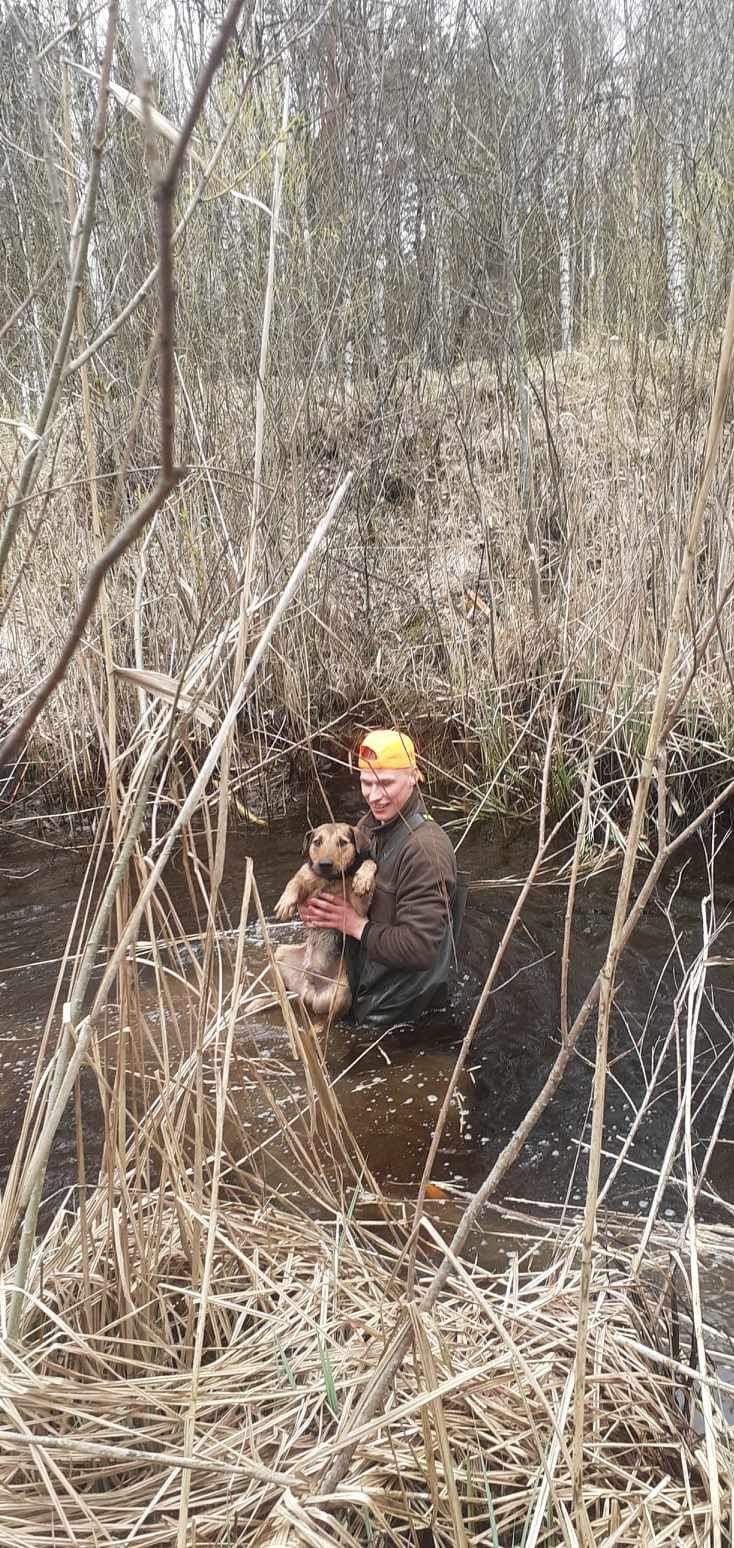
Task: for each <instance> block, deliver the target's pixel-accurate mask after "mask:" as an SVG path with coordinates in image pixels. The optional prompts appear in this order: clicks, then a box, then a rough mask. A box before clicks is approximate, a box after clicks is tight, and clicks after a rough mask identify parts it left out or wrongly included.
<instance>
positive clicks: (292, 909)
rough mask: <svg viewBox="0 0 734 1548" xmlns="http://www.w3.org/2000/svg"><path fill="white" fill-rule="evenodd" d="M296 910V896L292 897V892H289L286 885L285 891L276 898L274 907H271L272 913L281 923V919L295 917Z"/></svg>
mask: <svg viewBox="0 0 734 1548" xmlns="http://www.w3.org/2000/svg"><path fill="white" fill-rule="evenodd" d="M297 912H298V898H297V897H294V895H293V893H292V892H290V891H289V889H288V888H287V887H286V889H285V892H282V893H281V895H280V897H279V898H278V901H277V903H276V905H275V908H274V909H273V913H274V914H275V917H276V919H279V920H280V921H281V923H283V921H284V920H286V919H295V917H296V913H297Z"/></svg>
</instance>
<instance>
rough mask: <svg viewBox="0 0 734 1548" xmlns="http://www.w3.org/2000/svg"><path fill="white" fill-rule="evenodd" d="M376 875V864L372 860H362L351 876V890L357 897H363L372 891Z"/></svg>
mask: <svg viewBox="0 0 734 1548" xmlns="http://www.w3.org/2000/svg"><path fill="white" fill-rule="evenodd" d="M376 875H377V866H376V865H375V862H374V860H363V861H362V864H361V866H360V867H359V870H358V871H355V873H354V876H353V877H352V891H353V892H356V894H357V897H358V898H363V897H365V896H366V894H367V893H368V892H371V891H372V888H373V886H374V883H375V877H376Z"/></svg>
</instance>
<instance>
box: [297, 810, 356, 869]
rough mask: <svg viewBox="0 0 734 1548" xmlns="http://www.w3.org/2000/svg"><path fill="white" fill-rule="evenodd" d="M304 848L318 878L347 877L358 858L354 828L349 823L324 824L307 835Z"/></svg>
mask: <svg viewBox="0 0 734 1548" xmlns="http://www.w3.org/2000/svg"><path fill="white" fill-rule="evenodd" d="M303 847H304V849H306V850H308V859H309V864H310V866H311V869H312V870H313V871H315V872H316V874H317V875H318V876H325V877H334V876H346V875H347V873H348V872H349V871H350V870H351V868H352V866H353V865H354V862H355V860H356V858H357V844H356V840H355V837H354V828H350V826H349V823H348V822H322V824H321V827H320V828H312V830H311V832H310V833H307V834H306V837H305V839H304V844H303Z"/></svg>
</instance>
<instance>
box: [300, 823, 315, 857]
mask: <svg viewBox="0 0 734 1548" xmlns="http://www.w3.org/2000/svg"><path fill="white" fill-rule="evenodd" d="M313 835H314V830H313V828H308V829H307V831H306V834H305V836H304V840H303V844H302V846H301V849H302V853H303V854H304V855H307V854H308V851H309V847H310V844H311V840H312V838H313Z"/></svg>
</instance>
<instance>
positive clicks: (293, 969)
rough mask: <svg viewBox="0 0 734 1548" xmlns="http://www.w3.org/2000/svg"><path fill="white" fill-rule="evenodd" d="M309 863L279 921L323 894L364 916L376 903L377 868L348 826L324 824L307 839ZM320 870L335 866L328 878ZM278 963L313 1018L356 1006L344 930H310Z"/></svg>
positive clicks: (278, 908)
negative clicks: (360, 851)
mask: <svg viewBox="0 0 734 1548" xmlns="http://www.w3.org/2000/svg"><path fill="white" fill-rule="evenodd" d="M306 846H307V847H308V860H307V862H306V864H305V865H302V866H301V868H300V870H299V871H296V874H295V876H293V877H291V880H290V881H289V883H288V886H287V887H286V888H285V890H284V891H283V893H282V894H281V896H280V897H279V898H278V901H277V903H276V905H275V910H274V912H275V917H276V919H293V918H294V917H295V915H296V913H297V911H298V905H299V903H305V901H306V899H307V898H313V897H315V896H316V895H317V893H333V894H335V895H336V896H338V897H345V898H346V900H347V902H348V903H351V905H352V907H353V908H354V909H356V911H357V913H358V914H360V915H361V916H362V917H363V918H364V916H365V914H366V913H367V911H368V909H369V906H370V903H371V901H372V893H373V890H374V885H375V876H376V874H377V866H376V865H375V862H374V860H363V861H362V864H361V865H359V866H357V860H358V858H359V857H358V854H357V847H356V843H355V838H354V829H353V828H350V826H349V824H348V823H346V822H324V823H322V824H321V826H320V827H319V828H314V829H313V832H312V833H310V834H307V835H306ZM319 866H328V867H331V874H328V875H327V874H325V873H324V872H323V871H320V870H319V869H318V867H319ZM275 960H276V962H277V964H278V967H279V969H280V972H281V975H282V978H283V982H284V984H285V986H286V989H288V990H289V991H290V993H291V994H297V995H298V997H299V999H300V1000H301V1001H302V1003H303V1004H304V1005H305V1007H306V1009H307V1010H309V1011H310V1012H311V1014H312V1015H314V1016H318V1017H327V1018H328V1019H329V1020H331V1019H332V1018H333V1017H335V1016H344V1015H345V1014H346V1012H347V1011H348V1010H349V1007H350V1005H351V1003H352V991H351V989H350V987H349V978H348V975H347V971H346V964H345V961H344V940H343V937H342V934H341V931H340V930H309V931H308V932H307V937H306V941H305V942H304V944H302V945H297V946H295V945H294V946H279V947H278V949H277V951H276V953H275Z"/></svg>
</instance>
